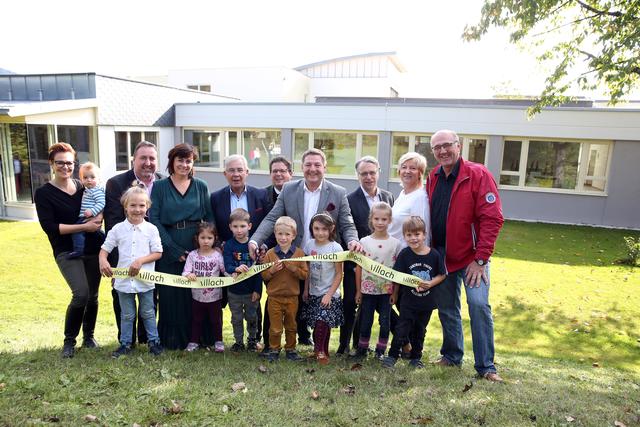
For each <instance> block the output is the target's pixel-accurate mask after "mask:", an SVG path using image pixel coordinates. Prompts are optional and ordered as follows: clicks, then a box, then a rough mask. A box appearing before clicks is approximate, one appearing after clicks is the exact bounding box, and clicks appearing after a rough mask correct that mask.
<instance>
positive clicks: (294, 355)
mask: <svg viewBox="0 0 640 427" xmlns="http://www.w3.org/2000/svg"><path fill="white" fill-rule="evenodd" d="M287 360H290V361H292V362H302V360H303V358H302V356H300V355H299V354H298V352H297V351H295V350H287Z"/></svg>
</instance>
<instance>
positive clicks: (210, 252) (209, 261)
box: [182, 222, 224, 353]
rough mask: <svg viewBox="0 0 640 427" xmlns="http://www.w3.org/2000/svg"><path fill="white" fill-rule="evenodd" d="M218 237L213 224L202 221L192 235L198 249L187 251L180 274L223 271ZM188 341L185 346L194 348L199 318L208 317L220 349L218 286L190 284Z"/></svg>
mask: <svg viewBox="0 0 640 427" xmlns="http://www.w3.org/2000/svg"><path fill="white" fill-rule="evenodd" d="M217 238H218V233H217V231H216V227H215V225H213V224H211V223H209V222H203V223H202V224H200V225H199V226H198V231H197V232H196V234H195V236H193V241H194V243H195V244H196V247H197V248H198V249H195V250H193V251H191V252H189V255H187V261H186V262H185V264H184V270H183V271H182V275H183V276H186V277H187V278H188V279H189V280H191V281H196V280H197V278H198V277H218V276H221V275H222V274H224V261H223V259H222V255H221V254H220V252H219V251H217V250H215V249H214V245H215V243H216V240H217ZM191 297H192V301H191V342H189V344H187V348H186V350H187V351H189V352H191V351H195V350H197V349H198V348H199V347H200V345H199V344H198V341H199V340H200V337H201V336H202V321H203V320H204V319H205V317H207V315H208V317H209V322H210V323H209V324H210V325H211V330H212V331H213V339H214V341H215V344H214V350H215V352H216V353H222V352H223V351H224V343H223V342H222V289H221V288H192V289H191Z"/></svg>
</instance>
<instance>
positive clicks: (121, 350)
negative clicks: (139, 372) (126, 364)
mask: <svg viewBox="0 0 640 427" xmlns="http://www.w3.org/2000/svg"><path fill="white" fill-rule="evenodd" d="M129 353H131V347H130V346H128V345H123V344H121V345H120V347H118V348H117V350H116V351H114V352H113V353H111V357H113V358H114V359H117V358H118V357H120V356H124V355H127V354H129Z"/></svg>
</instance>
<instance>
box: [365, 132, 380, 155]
mask: <svg viewBox="0 0 640 427" xmlns="http://www.w3.org/2000/svg"><path fill="white" fill-rule="evenodd" d="M362 156H363V157H364V156H373V157H375V158H376V159H377V158H378V135H362Z"/></svg>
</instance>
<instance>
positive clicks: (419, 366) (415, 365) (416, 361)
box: [409, 359, 424, 369]
mask: <svg viewBox="0 0 640 427" xmlns="http://www.w3.org/2000/svg"><path fill="white" fill-rule="evenodd" d="M409 366H411V367H412V368H415V369H423V368H424V363H422V360H420V359H411V360H409Z"/></svg>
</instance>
